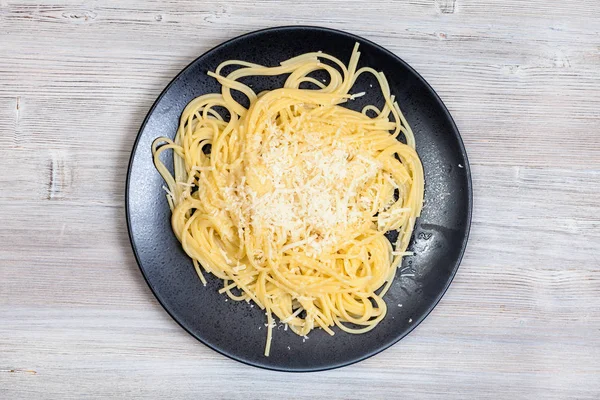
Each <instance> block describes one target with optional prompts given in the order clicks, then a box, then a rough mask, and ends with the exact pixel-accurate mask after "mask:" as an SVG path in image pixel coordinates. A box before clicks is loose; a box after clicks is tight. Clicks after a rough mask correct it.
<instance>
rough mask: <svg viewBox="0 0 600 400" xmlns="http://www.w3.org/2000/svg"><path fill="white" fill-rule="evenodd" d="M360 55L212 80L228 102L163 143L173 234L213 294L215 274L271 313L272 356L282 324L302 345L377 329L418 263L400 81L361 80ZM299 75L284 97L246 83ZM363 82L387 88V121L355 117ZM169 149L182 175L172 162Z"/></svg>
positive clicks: (217, 98) (410, 146)
mask: <svg viewBox="0 0 600 400" xmlns="http://www.w3.org/2000/svg"><path fill="white" fill-rule="evenodd" d="M359 56H360V52H359V51H358V44H356V46H355V47H354V50H353V52H352V55H351V57H350V61H349V63H348V65H345V64H344V63H342V62H341V61H340V60H338V59H337V58H335V57H333V56H331V55H328V54H325V53H322V52H314V53H307V54H303V55H300V56H298V57H294V58H291V59H289V60H287V61H284V62H282V63H281V64H280V65H279V66H277V67H265V66H261V65H257V64H252V63H248V62H244V61H237V60H230V61H225V62H223V63H222V64H220V65H219V66H218V67H217V68H216V70H215V71H214V72H209V73H208V75H209V76H211V77H213V78H214V79H216V80H217V81H218V82H219V83H220V84H221V87H222V89H221V93H212V94H206V95H203V96H200V97H198V98H195V99H194V100H192V101H191V102H190V103H189V104H188V105H187V107H186V108H185V110H184V111H183V114H182V116H181V121H180V124H179V128H178V130H177V134H176V136H175V138H174V140H171V139H169V138H167V137H160V138H158V139H156V140H155V141H154V143H153V145H152V152H153V155H154V163H155V165H156V168H157V170H158V171H159V173H160V174H161V175H162V177H163V178H164V180H165V182H166V187H165V190H166V191H167V201H168V203H169V206H170V208H171V210H172V220H171V222H172V227H173V232H174V233H175V235H176V236H177V238H178V239H179V241H180V242H181V245H182V247H183V249H184V250H185V252H186V253H187V254H188V255H189V256H190V257H191V258H192V260H193V265H194V268H195V270H196V272H197V274H198V277H199V279H200V280H201V281H202V282H203V283H204V284H205V285H206V278H205V276H204V273H205V272H207V273H209V274H212V275H214V276H216V277H217V278H219V279H221V280H222V281H223V287H222V289H220V290H219V292H220V293H224V294H226V295H227V296H229V298H231V299H233V300H237V301H246V302H254V303H256V304H257V305H258V306H259V307H260V308H261V309H263V310H264V311H265V313H266V317H267V327H268V330H267V341H266V346H265V355H266V356H268V355H269V352H270V346H271V339H272V334H273V327H274V326H276V324H277V322H276V321H277V319H278V320H279V322H280V323H283V324H286V329H287V327H288V326H289V328H290V329H291V330H292V331H293V332H295V333H296V334H298V335H301V336H306V335H308V334H309V333H310V332H311V331H312V330H313V329H315V328H322V329H323V330H325V331H326V332H327V333H329V334H331V335H333V334H334V331H333V330H332V329H331V328H332V327H334V326H337V327H339V328H340V329H341V330H343V331H346V332H349V333H364V332H367V331H369V330H371V329H373V328H374V327H375V326H376V325H377V324H378V323H379V322H380V321H381V320H382V319H383V318H384V317H385V315H386V311H387V308H386V304H385V302H384V301H383V296H384V295H385V293H386V292H387V291H388V289H389V288H390V285H391V283H392V281H393V279H394V277H395V274H396V269H397V267H398V266H399V265H400V263H401V261H402V257H403V256H405V255H407V254H409V253H408V252H406V249H407V246H408V244H409V240H410V237H411V234H412V231H413V227H414V224H415V219H416V218H417V217H418V216H419V215H420V212H421V207H422V204H423V185H424V180H423V169H422V166H421V162H420V160H419V157H418V155H417V153H416V151H415V140H414V136H413V134H412V131H411V129H410V127H409V126H408V124H407V122H406V120H405V119H404V117H403V115H402V113H401V111H400V108H399V106H398V104H397V102H396V101H395V99H394V96H393V95H392V94H391V93H390V87H389V85H388V82H387V80H386V77H385V76H384V74H383V73H382V72H377V71H375V70H374V69H372V68H370V67H362V68H358V61H359ZM232 66H234V67H237V69H235V70H234V71H233V72H230V73H228V74H223V69H224V68H225V67H229V68H230V67H232ZM229 68H228V69H229ZM315 71H324V72H325V73H327V74H328V75H329V80H328V82H327V83H325V82H323V81H320V80H317V79H316V78H314V77H313V76H311V74H312V73H313V72H315ZM285 74H287V75H288V76H287V78H286V80H285V84H284V85H283V87H281V88H276V89H273V90H270V91H265V92H261V93H255V92H254V90H253V89H252V88H251V87H250V86H249V85H246V84H244V83H242V81H241V80H240V79H242V78H244V77H248V76H257V75H260V76H274V75H285ZM362 74H372V75H373V76H374V77H375V78H376V79H377V82H378V83H379V90H381V93H382V95H383V98H384V99H385V104H383V107H382V108H381V109H379V108H378V107H376V106H375V105H368V106H366V107H364V109H363V110H362V112H357V111H353V110H350V109H348V108H346V107H343V104H344V103H345V102H348V101H352V100H353V99H354V98H356V97H358V96H360V95H363V94H364V93H358V94H354V95H351V94H350V91H351V89H352V87H353V85H354V83H355V81H356V80H357V78H358V77H359V76H360V75H362ZM301 86H303V87H302V88H301ZM306 86H313V87H314V89H306ZM234 92H238V93H237V94H236V96H237V95H239V93H241V94H243V95H244V96H245V97H247V99H248V101H249V104H250V106H249V107H248V108H246V107H244V106H243V105H242V104H241V103H240V102H238V101H236V99H235V98H234ZM400 135H402V136H400ZM399 136H400V138H401V137H403V138H404V139H405V141H406V143H403V142H402V141H400V140H398V139H399ZM209 145H210V146H209ZM209 147H210V149H209ZM165 150H172V151H173V159H174V165H173V171H174V174H171V173H170V171H169V170H168V169H167V168H166V166H165V165H164V164H163V162H162V161H161V159H160V155H161V153H162V152H164V151H165ZM391 230H397V231H398V232H399V235H398V239H397V241H396V243H394V244H393V245H392V243H390V241H389V240H388V239H387V238H386V237H385V236H384V234H385V233H386V232H388V231H391Z"/></svg>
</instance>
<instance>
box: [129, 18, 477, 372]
mask: <svg viewBox="0 0 600 400" xmlns="http://www.w3.org/2000/svg"><path fill="white" fill-rule="evenodd" d="M356 42H359V43H360V48H361V52H362V56H361V62H360V64H359V66H361V65H369V66H371V67H373V68H375V69H377V70H381V71H383V72H384V73H385V75H386V77H387V78H388V81H389V84H390V87H391V90H392V93H394V94H395V95H396V98H397V100H398V103H399V104H400V107H401V108H402V111H403V113H404V115H405V117H406V119H407V121H408V123H409V124H410V125H411V127H412V129H413V131H414V134H415V139H416V142H417V152H418V153H419V156H420V158H421V161H422V163H423V168H424V172H425V205H424V208H423V211H422V215H421V217H420V218H419V219H418V220H417V224H416V226H415V230H414V235H413V238H412V240H411V244H410V246H409V250H411V251H414V253H415V255H414V256H410V257H406V258H405V259H404V261H403V264H402V268H401V269H400V270H399V271H398V273H397V276H396V279H395V280H394V283H393V284H392V287H391V288H390V290H389V292H388V293H387V294H386V296H385V297H384V299H385V301H386V303H387V305H388V315H387V316H386V318H385V319H384V320H383V321H382V322H380V324H379V325H378V326H377V327H376V328H375V329H374V330H372V331H370V332H368V333H365V334H361V335H351V334H347V333H344V332H341V331H339V330H336V334H335V335H334V336H329V335H328V334H327V333H325V332H324V331H321V330H317V331H315V332H313V333H312V334H311V335H310V337H309V339H304V338H302V337H299V336H297V335H295V334H294V333H292V332H291V331H284V330H283V329H278V330H275V332H274V339H273V342H272V347H271V354H270V356H269V357H265V356H264V355H263V349H264V343H265V342H264V341H265V329H266V328H265V326H264V315H263V312H262V311H261V310H260V309H259V308H258V307H251V306H250V305H249V304H246V303H245V302H232V301H226V299H227V297H226V296H224V295H221V294H219V293H218V289H219V288H220V286H219V285H220V283H221V282H220V281H219V280H217V279H210V277H209V282H208V285H207V286H206V287H204V286H203V285H202V283H201V282H200V280H199V279H198V277H197V276H196V273H195V271H194V268H193V266H192V263H191V260H190V259H189V257H188V256H187V255H186V254H185V253H184V252H183V250H182V249H181V245H180V244H179V242H178V241H177V239H176V237H175V235H174V234H173V231H172V229H171V225H170V209H169V206H168V204H167V201H166V199H165V196H164V191H163V190H162V186H163V181H162V178H161V177H160V175H159V174H158V173H157V172H156V170H155V168H154V165H153V162H152V154H151V150H150V146H151V143H152V141H153V140H154V139H155V138H157V137H159V136H170V137H173V136H174V134H175V132H176V130H177V126H178V122H179V117H180V115H181V112H182V111H183V109H184V107H185V106H186V104H187V103H188V102H189V101H190V100H191V99H193V98H194V97H196V96H199V95H201V94H204V93H211V92H219V90H220V87H219V84H218V83H217V82H216V81H215V80H214V79H212V78H210V77H208V76H207V75H206V73H207V72H208V71H211V70H214V69H215V68H216V66H217V65H218V64H219V63H220V62H221V61H223V60H227V59H240V60H245V61H250V62H254V63H258V64H263V65H277V64H279V62H280V61H282V60H285V59H287V58H290V57H292V56H295V55H298V54H302V53H306V52H310V51H318V50H322V51H324V52H327V53H330V54H332V55H334V56H336V57H339V58H340V59H341V60H346V59H347V58H348V57H349V55H350V53H351V51H352V48H353V46H354V44H355V43H356ZM283 80H284V78H283V77H260V78H258V79H256V80H255V81H253V82H252V84H253V85H254V87H255V88H257V89H258V90H257V91H260V90H262V89H271V88H275V87H279V86H280V85H281V83H282V82H283ZM354 88H355V89H354V90H355V91H357V92H358V91H364V92H366V95H365V96H363V97H361V98H358V99H356V101H353V102H352V103H351V104H348V107H350V108H354V109H360V108H362V106H363V105H364V104H367V103H368V104H373V103H375V104H377V103H378V102H380V101H381V99H379V98H378V97H379V96H380V95H379V93H377V92H376V91H375V90H373V89H371V88H370V87H369V82H367V81H364V82H361V81H357V83H356V85H355V86H354ZM369 89H371V90H369ZM363 103H364V104H363ZM169 157H171V156H169ZM170 162H171V161H170V160H169V159H167V163H170ZM471 208H472V191H471V179H470V172H469V165H468V161H467V156H466V152H465V149H464V146H463V143H462V140H461V138H460V135H459V133H458V130H457V128H456V126H455V124H454V122H453V120H452V117H451V116H450V114H449V113H448V110H447V109H446V107H445V106H444V104H443V103H442V101H441V100H440V99H439V97H438V96H437V94H436V93H435V92H434V90H433V89H432V88H431V87H430V86H429V85H428V84H427V83H426V82H425V80H424V79H423V78H422V77H421V76H420V75H419V74H418V73H417V72H416V71H414V70H413V69H412V68H411V67H410V66H408V65H407V64H406V63H405V62H403V61H402V60H401V59H399V58H398V57H396V56H395V55H394V54H392V53H390V52H389V51H387V50H385V49H383V48H382V47H380V46H378V45H376V44H374V43H372V42H370V41H367V40H365V39H363V38H360V37H358V36H355V35H352V34H349V33H345V32H340V31H335V30H331V29H325V28H317V27H279V28H271V29H265V30H261V31H257V32H252V33H249V34H247V35H243V36H240V37H238V38H235V39H232V40H230V41H228V42H226V43H223V44H221V45H219V46H217V47H216V48H214V49H212V50H210V51H208V52H207V53H205V54H204V55H202V56H200V57H199V58H198V59H196V60H195V61H194V62H192V63H191V64H190V65H189V66H188V67H186V68H185V69H184V70H183V71H182V72H181V73H180V74H179V75H177V77H175V78H174V79H173V81H172V82H171V83H170V84H169V85H168V86H167V88H166V89H165V90H164V91H163V92H162V93H161V95H160V96H159V97H158V99H157V100H156V102H155V104H154V105H153V107H152V109H151V110H150V112H149V114H148V116H147V117H146V119H145V121H144V123H143V124H142V127H141V129H140V132H139V134H138V137H137V139H136V142H135V144H134V148H133V152H132V155H131V160H130V164H129V171H128V175H127V188H126V213H127V224H128V228H129V236H130V239H131V244H132V247H133V250H134V253H135V256H136V259H137V262H138V264H139V266H140V269H141V271H142V273H143V275H144V277H145V278H146V281H147V282H148V285H149V286H150V288H151V289H152V291H153V293H154V294H155V296H156V297H157V299H158V300H159V302H160V303H161V304H162V306H163V307H164V308H165V310H167V312H168V313H169V314H170V315H171V316H172V317H173V319H175V321H177V322H178V323H179V324H180V325H181V326H182V327H183V328H184V329H185V330H187V331H188V332H189V333H190V334H192V335H193V336H194V337H196V338H197V339H198V340H200V341H201V342H203V343H204V344H206V345H207V346H209V347H211V348H213V349H214V350H216V351H219V352H220V353H222V354H224V355H226V356H229V357H231V358H233V359H236V360H239V361H241V362H245V363H247V364H251V365H254V366H258V367H263V368H269V369H274V370H284V371H317V370H323V369H329V368H336V367H340V366H344V365H348V364H351V363H353V362H356V361H360V360H362V359H365V358H367V357H369V356H372V355H374V354H376V353H378V352H380V351H381V350H383V349H385V348H387V347H389V346H391V345H392V344H394V343H395V342H397V341H398V340H400V339H401V338H402V337H404V336H405V335H406V334H408V333H409V332H410V331H411V330H413V329H414V328H415V327H416V326H417V325H418V324H419V323H420V322H421V321H422V320H423V319H424V318H425V317H426V316H427V315H428V314H429V312H431V310H432V309H433V308H434V307H435V305H436V304H437V303H438V302H439V300H440V298H441V297H442V295H443V294H444V292H445V291H446V289H447V288H448V286H449V284H450V282H451V280H452V278H453V277H454V275H455V273H456V270H457V269H458V265H459V263H460V260H461V258H462V254H463V252H464V249H465V247H466V243H467V238H468V232H469V226H470V219H471ZM390 236H393V235H390ZM390 239H392V240H395V238H393V237H390Z"/></svg>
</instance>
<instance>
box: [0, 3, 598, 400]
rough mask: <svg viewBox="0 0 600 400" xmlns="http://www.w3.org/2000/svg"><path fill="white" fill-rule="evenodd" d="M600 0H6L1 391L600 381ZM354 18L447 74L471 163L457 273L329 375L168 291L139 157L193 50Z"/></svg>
mask: <svg viewBox="0 0 600 400" xmlns="http://www.w3.org/2000/svg"><path fill="white" fill-rule="evenodd" d="M599 4H600V3H598V2H597V1H593V0H585V1H583V0H582V1H579V0H562V1H549V0H532V1H522V0H505V1H492V0H485V1H481V0H436V1H434V0H411V1H407V2H396V1H391V0H387V1H380V2H373V3H372V4H371V5H366V3H363V2H359V1H352V0H348V1H345V2H336V1H333V0H326V1H320V2H316V3H314V2H313V3H307V4H304V2H300V1H262V2H261V1H256V2H248V1H246V0H232V1H223V2H213V1H193V0H189V1H173V0H161V1H156V0H155V1H143V0H126V1H125V0H119V1H118V0H114V1H93V0H89V1H88V0H80V1H64V0H63V1H60V0H54V1H41V0H39V1H24V0H0V139H1V146H0V165H1V173H0V221H1V225H0V398H2V399H15V398H32V399H33V398H35V399H37V398H56V399H80V398H93V397H122V398H141V397H150V398H206V399H212V398H227V399H243V400H247V399H257V398H274V399H287V398H296V399H313V398H321V397H325V396H327V398H331V399H333V398H336V399H337V398H344V399H370V398H374V399H379V398H382V399H391V398H407V399H411V398H416V399H500V398H507V399H508V398H510V399H514V398H529V399H567V398H569V399H598V398H600V5H599ZM286 24H314V25H322V26H328V27H332V28H338V29H343V30H348V31H350V32H353V33H356V34H359V35H362V36H364V37H366V38H368V39H371V40H374V41H376V42H378V43H380V44H381V45H383V46H385V47H387V48H388V49H390V50H391V51H393V52H394V53H396V54H398V55H399V56H401V57H402V58H403V59H404V60H406V61H407V62H408V63H410V64H411V65H412V66H413V67H415V68H416V69H417V70H418V71H419V72H420V73H421V74H422V75H423V76H424V77H425V79H427V80H428V81H429V82H430V83H431V85H432V86H433V87H434V88H435V89H436V90H437V91H438V93H439V94H440V96H441V97H442V99H443V100H444V102H445V103H446V105H447V106H448V108H449V109H450V111H451V113H452V115H453V116H454V118H455V120H456V123H457V125H458V127H459V129H460V131H461V133H462V135H463V138H464V141H465V145H466V147H467V150H468V153H469V157H470V160H471V163H472V164H471V165H472V172H473V184H474V199H475V200H474V201H475V208H474V218H473V227H472V234H471V240H470V243H469V246H468V249H467V252H466V256H465V259H464V261H463V263H462V266H461V267H460V270H459V272H458V275H457V277H456V279H455V281H454V283H453V284H452V286H451V288H450V290H449V291H448V293H447V294H446V296H445V297H444V299H443V300H442V302H441V303H440V304H439V305H438V307H437V308H436V309H435V310H434V312H433V313H432V314H431V315H430V316H429V317H428V318H427V319H426V320H425V322H424V323H423V324H421V325H420V326H419V327H418V328H417V329H416V330H415V331H414V332H413V333H411V334H410V335H409V336H408V337H407V338H405V339H404V340H402V341H401V342H400V343H399V344H397V345H395V346H393V347H392V348H390V349H389V350H387V351H385V352H383V353H381V354H379V355H377V356H375V357H373V358H371V359H369V360H366V361H364V362H361V363H359V364H357V365H353V366H350V367H346V368H342V369H338V370H334V371H328V372H320V373H311V374H289V373H277V372H270V371H264V370H261V369H258V368H253V367H248V366H245V365H242V364H240V363H238V362H235V361H232V360H229V359H227V358H225V357H223V356H221V355H219V354H217V353H216V352H214V351H212V350H210V349H209V348H207V347H205V346H204V345H202V344H201V343H199V342H197V341H196V340H195V339H194V338H192V337H191V336H190V335H188V334H187V333H185V332H184V331H183V330H182V329H181V328H180V327H179V326H178V325H177V324H176V323H175V322H174V321H173V320H172V319H171V318H170V317H169V316H168V315H167V313H166V312H165V311H164V310H163V309H162V308H161V307H160V305H159V304H158V303H157V301H156V300H155V299H154V297H153V295H152V294H151V292H150V290H149V288H148V287H147V285H146V283H145V282H144V279H143V278H142V275H141V273H140V271H139V270H138V267H137V265H136V263H135V260H134V258H133V254H132V250H131V248H130V245H129V240H128V238H127V228H126V224H125V212H124V189H125V174H126V170H127V161H128V158H129V154H130V150H131V147H132V144H133V141H134V139H135V136H136V133H137V130H138V128H139V126H140V124H141V122H142V120H143V118H144V116H145V115H146V113H147V112H148V110H149V108H150V106H151V105H152V102H153V101H154V99H155V98H156V97H157V95H158V94H159V93H160V92H161V90H162V89H163V88H164V87H165V85H166V84H167V83H168V82H169V81H170V79H171V78H172V77H173V76H174V75H175V74H176V73H177V72H178V71H179V70H180V69H182V68H183V67H184V66H185V65H187V64H188V63H189V62H190V61H192V60H193V59H194V58H195V57H197V56H198V55H199V54H201V53H203V52H204V51H206V50H207V49H209V48H211V47H213V46H215V45H217V44H219V43H220V42H222V41H224V40H226V39H229V38H231V37H233V36H236V35H239V34H242V33H245V32H248V31H251V30H255V29H259V28H264V27H268V26H275V25H286Z"/></svg>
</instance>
